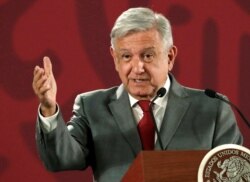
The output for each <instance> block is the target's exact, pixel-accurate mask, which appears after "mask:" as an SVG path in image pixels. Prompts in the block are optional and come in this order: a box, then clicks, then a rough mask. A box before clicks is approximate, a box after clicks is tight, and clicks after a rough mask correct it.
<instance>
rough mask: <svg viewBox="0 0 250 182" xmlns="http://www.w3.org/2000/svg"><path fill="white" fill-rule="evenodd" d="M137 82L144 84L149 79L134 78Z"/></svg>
mask: <svg viewBox="0 0 250 182" xmlns="http://www.w3.org/2000/svg"><path fill="white" fill-rule="evenodd" d="M132 80H133V82H134V83H136V84H142V83H146V82H148V79H132Z"/></svg>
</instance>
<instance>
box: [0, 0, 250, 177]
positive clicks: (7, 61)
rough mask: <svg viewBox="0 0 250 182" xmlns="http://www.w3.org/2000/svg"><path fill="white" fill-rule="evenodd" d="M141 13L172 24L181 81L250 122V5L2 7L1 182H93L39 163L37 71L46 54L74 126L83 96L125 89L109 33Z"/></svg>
mask: <svg viewBox="0 0 250 182" xmlns="http://www.w3.org/2000/svg"><path fill="white" fill-rule="evenodd" d="M137 6H147V7H151V8H153V9H154V10H156V11H158V12H161V13H162V14H164V15H166V16H167V17H168V18H169V19H170V21H171V23H172V25H173V34H174V41H175V45H176V46H177V47H178V48H179V54H178V57H177V60H176V64H175V67H174V71H173V72H174V74H175V76H176V78H177V79H178V80H179V82H181V83H182V84H184V85H187V86H190V87H196V88H203V89H204V88H212V89H215V90H217V91H219V92H222V93H224V94H226V95H227V96H228V97H229V98H230V100H231V101H232V102H234V103H235V104H236V105H238V106H239V107H240V108H241V110H242V111H243V113H244V114H245V115H246V116H247V117H248V118H250V103H249V100H250V85H249V80H250V72H249V68H250V53H249V52H250V1H249V0H231V1H228V0H220V1H218V0H203V1H196V0H189V1H183V0H158V1H153V0H151V1H150V0H143V1H142V0H141V1H140V0H123V1H116V0H91V1H87V0H75V1H73V0H64V1H59V0H53V1H51V0H36V1H35V0H26V1H21V0H15V1H13V0H1V1H0V104H1V107H0V122H1V127H0V135H1V137H0V144H1V148H0V181H36V182H39V181H45V180H46V181H47V182H56V181H65V182H66V181H69V180H72V181H83V179H86V181H91V180H92V177H91V171H90V170H87V171H86V172H82V171H80V172H79V171H68V172H59V173H50V172H48V171H46V170H45V168H44V167H43V165H42V163H41V161H40V160H39V158H38V155H37V151H36V147H35V120H36V114H37V106H38V101H37V98H36V97H35V95H34V94H33V91H32V87H31V83H32V76H33V68H34V66H35V65H41V64H42V57H43V56H45V55H47V56H49V57H50V58H51V59H52V61H53V67H54V73H55V77H56V80H57V83H58V102H59V104H60V106H61V108H62V110H63V113H64V116H65V119H66V120H68V119H69V118H70V116H71V110H72V105H73V100H74V98H75V96H76V94H77V93H80V92H85V91H89V90H93V89H98V88H107V87H109V86H113V85H117V84H119V83H120V81H119V78H118V76H117V74H116V72H115V71H114V66H113V61H112V58H111V56H110V54H109V45H110V43H109V40H110V39H109V33H110V30H111V27H112V25H113V22H114V21H115V19H116V18H117V16H118V15H120V13H121V12H122V11H124V10H126V9H128V8H129V7H137ZM237 117H238V115H237ZM238 118H239V117H238ZM238 124H239V126H240V129H241V131H242V133H243V134H244V137H245V142H244V146H246V147H248V148H249V147H250V134H249V129H248V128H247V127H246V125H245V124H244V123H243V122H242V120H241V119H240V118H239V119H238Z"/></svg>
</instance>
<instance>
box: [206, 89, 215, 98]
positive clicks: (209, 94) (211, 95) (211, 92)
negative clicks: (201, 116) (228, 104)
mask: <svg viewBox="0 0 250 182" xmlns="http://www.w3.org/2000/svg"><path fill="white" fill-rule="evenodd" d="M205 94H206V95H207V96H208V97H211V98H215V97H216V95H217V93H216V92H215V91H214V90H211V89H206V90H205Z"/></svg>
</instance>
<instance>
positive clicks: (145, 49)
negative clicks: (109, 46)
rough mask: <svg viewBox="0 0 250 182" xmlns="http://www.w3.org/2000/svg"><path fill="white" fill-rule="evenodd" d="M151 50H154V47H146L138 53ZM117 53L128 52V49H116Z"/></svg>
mask: <svg viewBox="0 0 250 182" xmlns="http://www.w3.org/2000/svg"><path fill="white" fill-rule="evenodd" d="M153 49H155V47H154V46H152V47H147V48H144V49H142V51H140V52H143V51H147V50H153ZM118 51H129V49H125V48H122V49H118Z"/></svg>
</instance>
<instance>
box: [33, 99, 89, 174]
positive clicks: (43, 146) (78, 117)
mask: <svg viewBox="0 0 250 182" xmlns="http://www.w3.org/2000/svg"><path fill="white" fill-rule="evenodd" d="M81 104H82V103H81V99H80V97H77V98H76V100H75V104H74V108H78V109H74V110H73V117H72V118H71V121H70V122H69V124H68V126H67V125H66V124H65V122H64V120H63V117H62V114H61V112H59V114H58V116H57V117H56V119H55V120H56V122H57V127H56V128H55V129H54V130H52V131H51V132H49V133H47V132H43V130H42V128H41V126H40V124H41V123H40V122H41V121H40V119H39V117H38V119H37V126H36V143H37V148H38V152H39V155H40V158H41V160H42V161H43V163H44V165H45V166H46V168H47V169H48V170H50V171H61V170H74V169H85V168H87V167H88V166H89V163H90V150H91V149H90V148H91V147H89V146H90V144H89V143H90V141H91V139H90V138H91V136H90V130H89V127H88V124H87V122H86V118H85V117H84V115H83V111H82V110H83V108H82V105H81Z"/></svg>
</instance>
